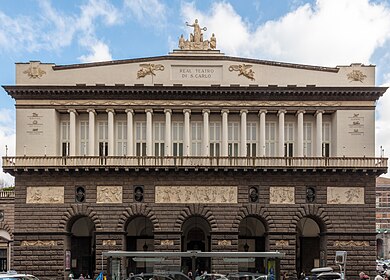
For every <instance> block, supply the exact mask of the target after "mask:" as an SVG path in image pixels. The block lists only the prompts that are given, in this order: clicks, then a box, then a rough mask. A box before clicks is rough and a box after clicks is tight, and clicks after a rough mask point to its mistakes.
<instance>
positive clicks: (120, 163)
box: [3, 156, 388, 173]
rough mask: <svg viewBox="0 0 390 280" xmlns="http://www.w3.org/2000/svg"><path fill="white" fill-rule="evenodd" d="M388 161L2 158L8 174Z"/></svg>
mask: <svg viewBox="0 0 390 280" xmlns="http://www.w3.org/2000/svg"><path fill="white" fill-rule="evenodd" d="M387 161H388V160H387V158H382V157H381V158H375V157H370V158H368V157H195V156H194V157H193V156H189V157H168V156H167V157H155V156H150V157H149V156H107V157H99V156H69V157H58V156H18V157H3V169H4V170H5V171H17V170H28V169H79V168H109V169H110V168H122V169H137V168H168V169H169V168H179V169H196V168H202V169H207V168H216V169H217V168H222V169H305V170H306V169H329V170H332V169H334V170H339V169H343V170H344V169H353V170H368V169H369V170H374V171H376V172H380V173H382V172H387Z"/></svg>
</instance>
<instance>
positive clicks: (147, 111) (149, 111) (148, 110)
mask: <svg viewBox="0 0 390 280" xmlns="http://www.w3.org/2000/svg"><path fill="white" fill-rule="evenodd" d="M145 113H151V114H153V109H145Z"/></svg>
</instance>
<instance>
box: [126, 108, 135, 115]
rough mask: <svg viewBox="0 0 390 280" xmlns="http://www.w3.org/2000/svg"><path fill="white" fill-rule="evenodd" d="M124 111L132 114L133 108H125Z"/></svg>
mask: <svg viewBox="0 0 390 280" xmlns="http://www.w3.org/2000/svg"><path fill="white" fill-rule="evenodd" d="M125 113H126V114H128V113H130V114H132V115H134V110H133V109H126V110H125Z"/></svg>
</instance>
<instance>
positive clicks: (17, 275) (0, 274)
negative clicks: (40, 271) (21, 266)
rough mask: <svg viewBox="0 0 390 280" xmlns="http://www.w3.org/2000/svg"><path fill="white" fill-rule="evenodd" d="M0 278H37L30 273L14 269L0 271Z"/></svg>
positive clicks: (8, 279) (12, 279)
mask: <svg viewBox="0 0 390 280" xmlns="http://www.w3.org/2000/svg"><path fill="white" fill-rule="evenodd" d="M0 280H39V279H38V278H37V277H35V276H34V275H31V274H20V273H17V272H16V271H8V272H0Z"/></svg>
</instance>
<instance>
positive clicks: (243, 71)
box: [229, 64, 255, 81]
mask: <svg viewBox="0 0 390 280" xmlns="http://www.w3.org/2000/svg"><path fill="white" fill-rule="evenodd" d="M251 68H252V65H248V64H240V65H230V66H229V71H230V72H232V71H238V76H244V77H246V78H248V79H249V80H251V81H254V80H255V72H254V71H253V70H252V69H251Z"/></svg>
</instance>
